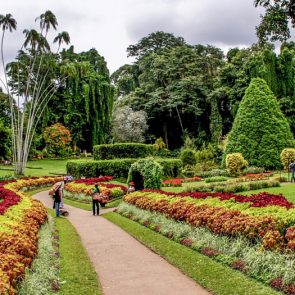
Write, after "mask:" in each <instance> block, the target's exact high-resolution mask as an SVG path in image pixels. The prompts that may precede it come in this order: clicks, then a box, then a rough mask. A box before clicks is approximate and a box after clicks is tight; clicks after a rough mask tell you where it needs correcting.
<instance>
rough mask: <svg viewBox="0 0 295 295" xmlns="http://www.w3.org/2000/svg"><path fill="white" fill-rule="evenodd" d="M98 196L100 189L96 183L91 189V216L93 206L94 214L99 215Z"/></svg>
mask: <svg viewBox="0 0 295 295" xmlns="http://www.w3.org/2000/svg"><path fill="white" fill-rule="evenodd" d="M99 198H100V190H99V186H98V184H97V183H96V184H95V186H94V189H93V191H92V211H93V216H94V215H95V207H96V212H97V213H96V215H99V203H98V200H99Z"/></svg>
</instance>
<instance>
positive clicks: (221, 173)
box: [197, 169, 228, 178]
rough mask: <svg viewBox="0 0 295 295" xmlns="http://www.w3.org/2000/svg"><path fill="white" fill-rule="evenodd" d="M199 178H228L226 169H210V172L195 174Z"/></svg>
mask: <svg viewBox="0 0 295 295" xmlns="http://www.w3.org/2000/svg"><path fill="white" fill-rule="evenodd" d="M197 175H198V176H200V177H203V178H207V177H214V176H228V174H227V171H226V169H212V170H210V171H202V172H199V173H198V174H197Z"/></svg>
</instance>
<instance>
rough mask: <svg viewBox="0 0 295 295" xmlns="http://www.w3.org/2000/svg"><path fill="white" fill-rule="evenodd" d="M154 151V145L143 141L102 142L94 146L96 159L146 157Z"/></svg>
mask: <svg viewBox="0 0 295 295" xmlns="http://www.w3.org/2000/svg"><path fill="white" fill-rule="evenodd" d="M153 153H154V147H153V145H151V144H143V143H116V144H101V145H95V146H94V147H93V157H94V160H110V159H122V158H145V157H147V156H151V155H153Z"/></svg>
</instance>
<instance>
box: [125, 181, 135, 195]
mask: <svg viewBox="0 0 295 295" xmlns="http://www.w3.org/2000/svg"><path fill="white" fill-rule="evenodd" d="M133 192H135V187H134V182H133V181H130V182H129V187H128V190H127V194H131V193H133Z"/></svg>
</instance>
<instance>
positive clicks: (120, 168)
mask: <svg viewBox="0 0 295 295" xmlns="http://www.w3.org/2000/svg"><path fill="white" fill-rule="evenodd" d="M137 160H139V159H115V160H100V161H95V160H93V161H87V160H74V161H68V162H67V174H69V175H73V176H74V177H75V178H80V177H81V176H84V177H95V176H99V175H112V176H114V177H115V178H119V177H124V178H127V177H128V171H129V168H130V166H131V164H133V163H134V162H136V161H137ZM156 161H157V162H158V163H159V164H160V165H161V166H162V167H163V173H164V176H167V177H176V176H178V175H179V173H180V167H181V165H182V163H181V160H179V159H156Z"/></svg>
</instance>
